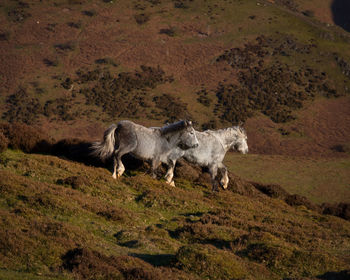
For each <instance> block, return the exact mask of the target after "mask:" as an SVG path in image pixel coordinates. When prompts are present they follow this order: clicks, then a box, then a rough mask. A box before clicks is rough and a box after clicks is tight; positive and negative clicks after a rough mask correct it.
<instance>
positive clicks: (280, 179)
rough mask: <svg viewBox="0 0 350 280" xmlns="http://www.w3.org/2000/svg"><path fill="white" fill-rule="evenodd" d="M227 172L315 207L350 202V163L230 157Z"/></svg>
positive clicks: (279, 157)
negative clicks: (300, 197) (281, 190)
mask: <svg viewBox="0 0 350 280" xmlns="http://www.w3.org/2000/svg"><path fill="white" fill-rule="evenodd" d="M225 164H226V165H227V167H228V169H229V170H230V171H231V172H233V173H234V174H236V175H238V176H240V177H242V178H244V179H246V180H248V181H256V182H261V183H265V184H279V185H281V186H283V188H284V189H286V190H287V191H288V192H290V193H296V194H300V195H303V196H306V197H307V198H309V199H310V200H311V201H313V202H315V203H323V202H340V201H343V202H348V203H349V202H350V159H349V158H348V157H346V158H327V159H325V158H306V157H292V156H280V155H256V154H248V155H239V154H237V153H228V154H227V156H226V159H225Z"/></svg>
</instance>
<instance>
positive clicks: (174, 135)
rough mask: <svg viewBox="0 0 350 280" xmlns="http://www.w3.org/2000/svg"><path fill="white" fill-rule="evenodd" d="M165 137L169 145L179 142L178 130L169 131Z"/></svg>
mask: <svg viewBox="0 0 350 280" xmlns="http://www.w3.org/2000/svg"><path fill="white" fill-rule="evenodd" d="M166 137H167V139H168V143H169V144H170V146H176V145H177V144H178V142H179V138H180V131H173V132H169V133H167V135H166Z"/></svg>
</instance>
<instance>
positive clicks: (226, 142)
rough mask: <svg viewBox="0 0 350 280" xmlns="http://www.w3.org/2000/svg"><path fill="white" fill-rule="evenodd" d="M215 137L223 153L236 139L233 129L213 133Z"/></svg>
mask: <svg viewBox="0 0 350 280" xmlns="http://www.w3.org/2000/svg"><path fill="white" fill-rule="evenodd" d="M215 136H216V137H217V138H219V139H218V140H220V141H221V144H222V146H223V147H224V150H225V151H228V150H229V149H230V148H231V146H232V145H233V144H234V142H235V141H236V139H237V132H236V131H235V130H233V129H229V128H225V129H220V130H217V131H215Z"/></svg>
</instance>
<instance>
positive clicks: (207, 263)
mask: <svg viewBox="0 0 350 280" xmlns="http://www.w3.org/2000/svg"><path fill="white" fill-rule="evenodd" d="M0 177H1V180H0V182H1V184H0V193H1V196H0V205H1V220H0V223H1V226H0V236H1V238H0V242H1V246H0V254H1V258H0V260H1V261H0V278H1V279H242V278H243V279H281V278H302V277H311V278H312V277H320V278H321V279H328V278H327V277H336V278H332V279H345V278H341V277H347V276H348V275H349V272H346V271H345V269H348V268H349V262H350V259H349V254H348V252H349V249H350V242H349V241H350V223H349V222H348V221H346V220H343V219H340V218H337V217H334V216H328V215H320V214H318V213H317V212H314V211H312V210H308V209H307V208H305V207H304V206H299V207H296V208H295V207H291V206H289V205H287V204H286V203H285V202H283V201H282V200H279V199H272V198H269V197H267V196H265V195H263V194H261V193H259V192H257V191H252V190H251V191H250V192H249V191H248V190H249V184H247V183H244V181H239V179H237V180H236V184H241V187H242V188H243V189H245V190H246V192H245V195H240V194H237V193H235V192H232V190H233V189H231V190H228V191H220V192H218V193H212V192H211V190H210V186H208V185H207V184H205V183H200V184H199V183H190V182H189V181H187V180H185V179H177V187H175V188H174V187H170V186H168V185H166V184H164V183H163V182H162V181H158V180H154V179H151V177H149V176H148V175H147V174H145V173H142V172H140V171H131V172H130V171H129V172H127V175H126V176H123V178H122V179H121V180H119V181H115V180H113V179H112V178H111V176H110V173H109V171H108V170H107V169H105V168H95V167H88V166H85V165H83V164H79V163H75V162H71V161H67V160H63V159H59V158H56V157H52V156H45V155H35V154H23V153H22V152H19V151H12V150H7V151H5V152H4V153H3V154H1V170H0ZM329 279H331V278H329Z"/></svg>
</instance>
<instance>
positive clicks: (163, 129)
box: [160, 121, 188, 135]
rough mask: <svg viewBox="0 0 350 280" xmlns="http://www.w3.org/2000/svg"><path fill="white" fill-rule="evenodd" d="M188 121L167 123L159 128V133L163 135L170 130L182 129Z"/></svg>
mask: <svg viewBox="0 0 350 280" xmlns="http://www.w3.org/2000/svg"><path fill="white" fill-rule="evenodd" d="M187 125H188V123H187V122H186V121H178V122H176V123H172V124H168V125H165V126H163V127H161V128H160V133H161V135H165V134H168V133H171V132H175V131H179V130H181V129H184V128H185V127H186V126H187Z"/></svg>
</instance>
